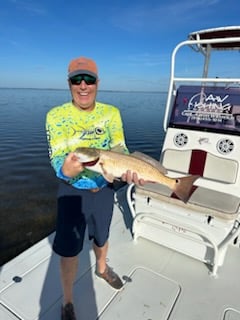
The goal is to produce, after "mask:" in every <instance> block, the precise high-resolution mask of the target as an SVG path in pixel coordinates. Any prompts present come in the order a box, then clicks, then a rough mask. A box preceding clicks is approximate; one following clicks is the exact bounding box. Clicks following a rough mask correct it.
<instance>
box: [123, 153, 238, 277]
mask: <svg viewBox="0 0 240 320" xmlns="http://www.w3.org/2000/svg"><path fill="white" fill-rule="evenodd" d="M176 159H178V161H176ZM162 160H163V161H162V163H163V165H164V166H165V167H166V169H167V170H168V174H169V175H170V176H172V177H174V176H175V177H179V176H183V175H189V174H197V175H200V176H201V185H194V186H193V188H192V191H191V196H190V198H189V200H188V202H187V203H183V202H182V201H180V200H179V199H177V197H176V195H175V194H174V193H173V192H172V191H171V190H170V189H169V188H168V187H166V186H163V185H160V184H153V183H147V184H145V185H144V186H143V187H141V186H133V185H131V186H129V188H128V191H127V200H128V204H129V207H130V210H131V213H132V215H133V235H134V240H135V241H136V240H137V238H138V237H144V238H146V239H149V240H151V241H154V242H156V243H158V244H160V245H164V246H167V247H169V248H171V249H174V250H176V251H179V252H181V253H184V254H187V255H189V256H191V257H193V258H195V259H198V260H200V261H203V262H205V263H206V264H207V265H210V266H211V274H212V275H214V276H216V275H217V270H218V267H219V266H221V265H222V264H223V262H224V259H225V254H226V251H227V247H228V246H229V245H230V244H233V242H234V241H235V239H236V238H237V237H238V235H239V234H240V223H239V221H238V218H239V205H240V197H238V196H237V195H234V194H233V193H231V192H228V188H229V187H231V186H232V185H234V183H236V181H237V176H238V162H237V161H236V160H233V159H227V158H223V157H220V156H216V155H214V154H212V153H210V152H206V151H204V150H174V149H166V150H164V151H163V156H162ZM211 180H212V181H214V183H215V184H214V188H213V189H210V188H209V187H207V186H208V184H207V183H206V187H205V186H204V181H211ZM196 183H197V181H196ZM216 186H220V187H219V189H218V188H217V187H216ZM223 186H224V187H223Z"/></svg>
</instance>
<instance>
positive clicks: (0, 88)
mask: <svg viewBox="0 0 240 320" xmlns="http://www.w3.org/2000/svg"><path fill="white" fill-rule="evenodd" d="M12 89H14V90H51V91H56V90H57V91H69V89H68V88H66V89H58V88H55V89H54V88H9V87H0V90H12ZM98 92H127V93H167V91H140V90H101V89H99V90H98Z"/></svg>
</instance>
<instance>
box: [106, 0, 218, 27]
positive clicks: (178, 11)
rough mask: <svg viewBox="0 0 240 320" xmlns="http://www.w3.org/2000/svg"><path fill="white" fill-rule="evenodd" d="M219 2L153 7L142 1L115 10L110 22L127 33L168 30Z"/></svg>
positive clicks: (170, 3) (185, 1) (187, 1)
mask: <svg viewBox="0 0 240 320" xmlns="http://www.w3.org/2000/svg"><path fill="white" fill-rule="evenodd" d="M220 1H221V0H195V1H193V0H183V1H179V0H177V1H175V0H174V1H164V3H163V2H162V3H161V4H157V5H155V6H153V5H151V4H150V3H148V2H145V1H144V4H143V3H142V4H141V2H140V3H139V4H138V5H136V6H129V7H126V8H125V9H122V8H115V14H114V15H113V16H112V18H111V22H112V24H113V25H114V26H115V27H118V28H121V29H124V30H127V31H132V32H133V31H148V30H152V31H153V30H157V31H159V29H162V28H163V29H169V28H172V27H171V23H172V25H176V24H177V23H184V22H187V21H188V19H189V17H192V16H195V17H197V16H200V15H201V14H202V12H206V8H208V9H209V7H210V6H215V5H217V4H218V3H219V2H220Z"/></svg>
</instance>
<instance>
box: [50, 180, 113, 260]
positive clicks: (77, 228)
mask: <svg viewBox="0 0 240 320" xmlns="http://www.w3.org/2000/svg"><path fill="white" fill-rule="evenodd" d="M113 202H114V190H113V188H112V186H110V185H109V186H106V187H104V188H102V189H100V190H99V191H97V192H92V191H90V190H83V189H81V190H80V189H76V188H74V187H72V186H71V185H68V184H66V183H65V182H60V185H59V190H58V202H57V204H58V210H57V225H56V235H55V239H54V242H53V250H54V251H55V252H56V253H57V254H59V255H60V256H63V257H74V256H76V255H77V254H78V253H79V252H80V251H81V250H82V248H83V242H84V235H85V230H86V226H87V227H88V236H89V239H90V240H92V239H93V241H94V243H95V244H96V245H97V246H98V247H102V246H104V244H105V243H106V241H107V240H108V237H109V229H110V224H111V220H112V214H113Z"/></svg>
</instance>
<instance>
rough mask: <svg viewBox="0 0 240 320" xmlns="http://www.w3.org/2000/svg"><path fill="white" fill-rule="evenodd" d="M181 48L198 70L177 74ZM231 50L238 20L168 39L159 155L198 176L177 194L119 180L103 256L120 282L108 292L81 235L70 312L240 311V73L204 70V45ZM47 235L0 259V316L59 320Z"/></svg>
mask: <svg viewBox="0 0 240 320" xmlns="http://www.w3.org/2000/svg"><path fill="white" fill-rule="evenodd" d="M183 48H184V54H185V52H188V51H187V50H190V51H191V52H194V54H195V55H196V59H195V58H194V59H195V60H194V61H198V60H197V59H198V57H201V58H199V61H200V62H201V64H200V63H198V64H197V65H200V66H202V69H201V70H202V73H201V75H200V76H198V77H196V76H187V77H186V76H182V75H181V76H178V72H177V70H179V69H177V61H179V60H178V59H177V57H178V56H179V55H180V54H181V52H182V50H183ZM239 50H240V26H227V27H219V28H212V29H206V30H200V31H198V32H192V33H190V34H189V35H188V38H187V40H184V41H182V42H180V43H179V44H177V46H176V47H175V48H174V50H173V52H172V56H171V70H170V80H169V88H168V96H167V101H166V107H165V117H164V121H163V126H164V130H165V139H164V143H163V146H162V151H161V157H160V159H159V161H160V162H161V163H162V165H163V166H164V167H165V168H166V170H167V175H168V176H170V177H176V179H178V178H179V177H181V176H188V175H197V176H198V179H197V180H196V181H195V182H194V185H193V187H192V189H191V192H190V194H189V199H188V201H187V202H186V203H185V202H183V201H181V200H180V199H178V198H177V196H176V194H174V192H172V191H171V190H170V189H168V188H167V187H164V186H163V185H159V184H153V183H147V184H145V185H144V186H135V185H122V186H121V187H119V188H118V190H117V191H116V194H115V204H114V215H113V221H112V225H111V234H110V240H109V241H110V247H109V254H108V263H109V265H111V266H112V267H114V270H115V271H116V272H117V273H118V274H119V275H121V277H122V279H123V281H124V286H123V289H122V290H121V291H115V290H113V289H112V288H111V287H110V286H108V285H107V284H106V283H105V282H104V281H102V280H101V279H97V278H96V277H95V275H94V271H95V258H94V254H93V251H92V248H91V243H90V242H89V241H88V239H85V246H84V251H83V252H81V254H80V256H79V262H80V265H79V271H78V275H77V279H76V282H75V285H74V299H75V301H74V305H75V311H76V314H77V319H78V320H81V319H82V320H96V319H100V320H110V319H111V320H115V319H116V320H117V319H124V320H125V319H131V320H195V319H199V320H206V319H209V320H210V319H211V320H213V319H214V320H239V319H240V281H239V275H240V249H239V246H240V214H239V203H240V170H239V166H240V148H239V145H240V78H238V77H236V78H234V77H226V76H224V77H219V76H217V77H216V76H215V77H213V76H211V75H210V74H209V66H210V65H211V62H213V61H214V60H211V61H210V57H211V59H212V57H213V52H216V51H217V52H219V54H220V53H221V55H222V56H224V53H226V52H235V53H236V52H237V51H239ZM180 61H181V60H180ZM221 61H224V64H225V63H226V62H225V60H221ZM202 62H203V63H202ZM229 63H230V64H231V63H232V60H230V61H229ZM222 64H223V63H219V68H220V67H221V65H222ZM236 69H238V70H239V62H238V64H237V65H236ZM53 237H54V233H53V234H51V235H50V236H49V237H46V238H44V239H42V240H41V241H40V242H38V243H36V244H35V245H33V246H32V247H30V248H29V249H27V250H26V251H24V252H23V253H21V254H20V255H18V256H17V257H15V258H14V259H12V260H10V261H9V262H7V263H6V264H5V265H3V266H2V268H1V270H0V272H1V281H0V293H1V294H0V319H2V320H36V319H39V320H53V319H60V308H61V303H62V291H61V285H60V276H59V257H58V256H57V255H55V254H54V253H53V252H52V249H51V245H52V240H53Z"/></svg>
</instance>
